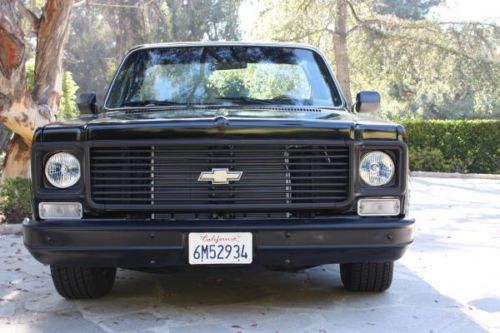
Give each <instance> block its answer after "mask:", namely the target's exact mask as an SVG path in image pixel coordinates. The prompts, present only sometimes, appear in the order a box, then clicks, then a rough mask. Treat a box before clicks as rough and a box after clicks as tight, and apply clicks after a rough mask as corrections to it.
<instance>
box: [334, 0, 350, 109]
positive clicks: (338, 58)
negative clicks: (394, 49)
mask: <svg viewBox="0 0 500 333" xmlns="http://www.w3.org/2000/svg"><path fill="white" fill-rule="evenodd" d="M333 48H334V52H335V65H336V72H337V73H336V74H337V79H338V80H339V83H340V87H341V88H342V91H343V92H344V96H345V98H346V101H347V104H348V105H351V104H352V96H351V81H350V78H349V56H348V54H347V0H337V1H336V10H335V33H334V35H333Z"/></svg>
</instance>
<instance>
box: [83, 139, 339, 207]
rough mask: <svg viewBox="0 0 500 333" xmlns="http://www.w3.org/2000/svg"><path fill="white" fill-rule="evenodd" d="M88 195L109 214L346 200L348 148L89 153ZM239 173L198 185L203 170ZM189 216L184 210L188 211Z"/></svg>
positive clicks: (267, 147)
mask: <svg viewBox="0 0 500 333" xmlns="http://www.w3.org/2000/svg"><path fill="white" fill-rule="evenodd" d="M89 160H90V175H91V184H90V187H91V196H92V200H93V201H94V202H95V203H96V204H101V205H106V208H107V209H113V208H115V209H117V210H119V209H120V208H123V207H124V206H126V205H133V206H134V207H135V208H137V207H139V206H140V207H139V209H143V210H144V211H154V210H155V209H168V208H169V207H171V208H172V209H173V208H175V207H176V206H179V205H181V206H183V207H189V206H190V205H192V206H193V209H195V208H196V205H205V207H207V206H208V207H209V209H208V210H211V211H218V212H224V211H225V209H227V210H230V208H231V206H232V205H235V204H237V205H241V207H242V212H244V213H245V214H246V213H247V212H246V211H245V209H244V207H245V205H248V206H249V207H250V206H251V207H255V206H256V205H259V204H260V205H262V207H266V205H280V207H282V211H283V212H289V211H293V209H294V205H300V207H301V208H304V205H309V206H310V207H311V208H314V207H315V206H316V205H317V204H318V203H321V204H325V203H331V204H335V203H339V202H343V201H345V200H347V198H348V194H349V193H348V188H349V148H348V147H346V146H337V145H323V144H321V145H319V144H317V145H314V144H312V145H308V144H300V145H270V144H255V143H252V144H248V145H246V144H244V143H241V142H240V143H238V144H237V145H231V144H228V145H226V144H216V145H196V146H194V145H175V146H173V145H151V146H145V145H143V146H137V147H119V146H113V147H108V146H106V147H91V148H90V158H89ZM215 168H225V169H229V170H231V171H241V172H243V174H242V177H241V179H240V180H239V181H238V182H231V183H230V184H227V185H218V184H211V183H210V182H200V181H198V177H199V175H200V173H201V172H202V171H208V172H210V171H211V170H212V169H215ZM186 210H187V211H189V209H186Z"/></svg>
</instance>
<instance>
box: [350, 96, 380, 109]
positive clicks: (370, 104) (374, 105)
mask: <svg viewBox="0 0 500 333" xmlns="http://www.w3.org/2000/svg"><path fill="white" fill-rule="evenodd" d="M379 107H380V94H379V93H378V92H376V91H360V92H359V93H358V94H357V95H356V104H355V109H356V111H357V112H373V111H377V109H378V108H379Z"/></svg>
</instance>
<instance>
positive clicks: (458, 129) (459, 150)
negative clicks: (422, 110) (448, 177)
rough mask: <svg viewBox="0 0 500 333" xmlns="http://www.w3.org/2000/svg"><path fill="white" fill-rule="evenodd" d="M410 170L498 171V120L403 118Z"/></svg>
mask: <svg viewBox="0 0 500 333" xmlns="http://www.w3.org/2000/svg"><path fill="white" fill-rule="evenodd" d="M402 124H403V125H404V126H405V128H406V131H407V134H408V145H409V147H410V169H411V170H422V171H443V172H462V173H496V174H498V173H500V120H429V121H415V120H410V121H403V122H402Z"/></svg>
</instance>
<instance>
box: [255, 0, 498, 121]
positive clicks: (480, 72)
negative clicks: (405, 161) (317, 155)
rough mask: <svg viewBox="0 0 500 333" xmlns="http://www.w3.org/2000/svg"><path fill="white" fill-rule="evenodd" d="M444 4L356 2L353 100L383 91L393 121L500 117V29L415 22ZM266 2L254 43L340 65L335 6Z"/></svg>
mask: <svg viewBox="0 0 500 333" xmlns="http://www.w3.org/2000/svg"><path fill="white" fill-rule="evenodd" d="M437 2H438V1H434V0H367V1H351V2H350V3H351V4H352V5H353V7H352V8H353V9H354V11H350V12H349V14H348V17H347V23H348V27H347V30H348V39H347V48H348V58H349V72H350V80H351V93H353V95H354V94H355V93H356V92H358V91H360V90H378V91H380V92H381V94H382V105H381V111H382V114H383V115H384V116H386V117H388V118H395V117H405V118H414V119H477V118H484V119H489V118H492V119H495V118H499V117H500V84H498V82H500V48H498V45H499V44H500V27H498V26H497V25H495V24H481V23H456V24H452V23H447V24H444V23H440V22H437V21H431V20H425V19H419V20H416V19H415V18H423V17H424V16H425V13H426V11H427V10H428V9H429V8H431V7H432V6H433V5H434V4H435V3H437ZM261 3H262V4H263V6H264V9H263V11H262V13H261V16H260V17H259V19H258V20H257V21H256V23H255V26H254V27H253V29H252V35H251V36H250V37H251V38H253V39H260V40H269V39H271V40H276V41H290V42H301V43H306V44H311V45H313V46H316V47H318V48H320V49H321V50H322V51H323V52H324V53H325V54H326V56H327V57H328V58H329V60H330V63H331V64H334V63H335V54H334V50H333V43H332V40H333V38H334V36H335V31H334V30H335V25H334V23H335V16H336V13H335V6H333V5H332V3H331V2H330V1H322V0H311V1H302V0H294V1H281V0H266V1H264V0H261ZM376 8H379V9H380V10H379V11H378V12H377V10H374V9H376ZM382 8H385V9H384V10H382ZM353 12H355V13H356V16H354V15H353V14H352V13H353ZM380 12H382V15H381V14H380ZM412 13H413V14H412ZM384 14H386V15H384ZM276 18H279V19H276Z"/></svg>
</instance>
